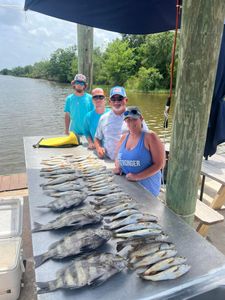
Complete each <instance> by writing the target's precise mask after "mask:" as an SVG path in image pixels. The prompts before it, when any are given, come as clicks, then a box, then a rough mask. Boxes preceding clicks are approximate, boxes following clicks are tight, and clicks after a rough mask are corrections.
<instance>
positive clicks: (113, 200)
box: [89, 198, 132, 208]
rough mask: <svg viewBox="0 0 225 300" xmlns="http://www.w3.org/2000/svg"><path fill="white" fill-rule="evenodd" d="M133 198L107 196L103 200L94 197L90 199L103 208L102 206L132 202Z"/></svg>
mask: <svg viewBox="0 0 225 300" xmlns="http://www.w3.org/2000/svg"><path fill="white" fill-rule="evenodd" d="M131 201H132V199H131V198H122V199H121V200H119V199H116V198H106V199H103V200H101V201H99V200H96V199H95V198H94V199H90V201H89V203H91V204H93V205H94V206H95V207H96V208H99V207H100V208H101V207H106V206H108V207H109V206H114V205H119V204H122V203H128V202H131Z"/></svg>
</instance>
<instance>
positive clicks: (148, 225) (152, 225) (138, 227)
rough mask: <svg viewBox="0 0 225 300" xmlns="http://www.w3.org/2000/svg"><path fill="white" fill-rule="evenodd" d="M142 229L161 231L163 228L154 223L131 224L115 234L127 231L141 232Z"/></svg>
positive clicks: (119, 229)
mask: <svg viewBox="0 0 225 300" xmlns="http://www.w3.org/2000/svg"><path fill="white" fill-rule="evenodd" d="M118 215H119V214H118ZM141 229H159V230H161V229H162V227H161V225H159V224H157V223H154V222H138V223H135V224H130V225H126V226H123V227H120V228H118V229H116V230H115V232H116V233H120V232H127V231H133V230H141Z"/></svg>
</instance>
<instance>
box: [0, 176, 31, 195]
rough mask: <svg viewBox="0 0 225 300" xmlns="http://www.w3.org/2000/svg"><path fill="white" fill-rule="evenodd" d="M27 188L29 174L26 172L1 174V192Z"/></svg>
mask: <svg viewBox="0 0 225 300" xmlns="http://www.w3.org/2000/svg"><path fill="white" fill-rule="evenodd" d="M26 188H27V176H26V174H25V173H18V174H12V175H7V176H0V192H4V191H12V190H20V189H26Z"/></svg>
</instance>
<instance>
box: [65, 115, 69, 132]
mask: <svg viewBox="0 0 225 300" xmlns="http://www.w3.org/2000/svg"><path fill="white" fill-rule="evenodd" d="M69 127H70V114H69V113H68V112H66V113H65V134H69Z"/></svg>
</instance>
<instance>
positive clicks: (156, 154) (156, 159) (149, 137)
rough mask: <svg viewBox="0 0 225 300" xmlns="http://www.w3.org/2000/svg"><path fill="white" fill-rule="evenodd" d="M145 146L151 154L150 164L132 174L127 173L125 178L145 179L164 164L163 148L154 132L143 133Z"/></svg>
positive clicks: (132, 179) (133, 179)
mask: <svg viewBox="0 0 225 300" xmlns="http://www.w3.org/2000/svg"><path fill="white" fill-rule="evenodd" d="M145 135H146V137H145V147H146V148H147V149H149V151H150V152H151V156H152V162H153V163H152V165H151V166H150V167H149V168H147V169H145V170H144V171H142V172H140V173H137V174H133V173H128V174H127V175H126V178H127V179H128V180H131V181H138V180H142V179H146V178H147V177H150V176H152V175H154V174H155V173H157V172H158V171H159V170H161V169H162V168H163V167H164V165H165V149H164V145H163V143H162V142H161V141H160V139H159V137H158V136H157V135H156V134H155V133H154V132H148V133H146V134H145Z"/></svg>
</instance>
